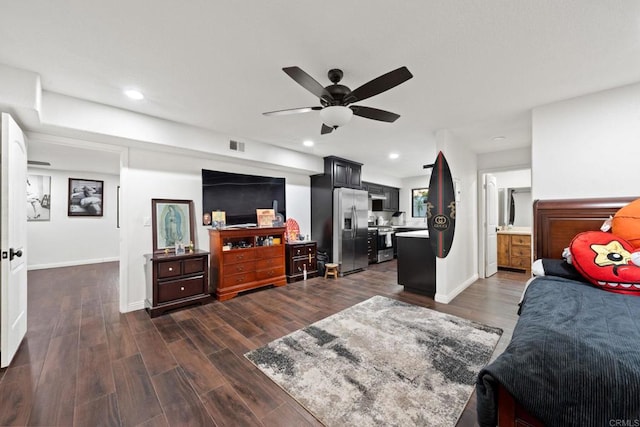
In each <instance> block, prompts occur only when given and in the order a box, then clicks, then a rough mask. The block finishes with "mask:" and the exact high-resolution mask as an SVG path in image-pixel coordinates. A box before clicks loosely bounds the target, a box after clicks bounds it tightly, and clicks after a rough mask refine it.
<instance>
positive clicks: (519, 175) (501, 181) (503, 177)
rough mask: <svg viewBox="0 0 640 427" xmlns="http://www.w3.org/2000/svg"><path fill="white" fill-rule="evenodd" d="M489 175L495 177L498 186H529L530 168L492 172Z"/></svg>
mask: <svg viewBox="0 0 640 427" xmlns="http://www.w3.org/2000/svg"><path fill="white" fill-rule="evenodd" d="M491 175H493V176H495V177H496V183H497V185H498V188H524V187H531V169H520V170H514V171H506V172H492V173H491Z"/></svg>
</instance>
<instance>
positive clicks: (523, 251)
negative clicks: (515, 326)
mask: <svg viewBox="0 0 640 427" xmlns="http://www.w3.org/2000/svg"><path fill="white" fill-rule="evenodd" d="M530 255H531V248H530V247H529V246H511V256H512V257H521V256H523V257H528V256H530Z"/></svg>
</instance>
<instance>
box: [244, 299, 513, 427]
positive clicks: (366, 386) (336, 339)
mask: <svg viewBox="0 0 640 427" xmlns="http://www.w3.org/2000/svg"><path fill="white" fill-rule="evenodd" d="M501 335H502V330H500V329H498V328H492V327H489V326H485V325H482V324H479V323H476V322H471V321H469V320H465V319H461V318H459V317H455V316H451V315H448V314H444V313H439V312H437V311H434V310H430V309H427V308H424V307H418V306H415V305H411V304H407V303H403V302H400V301H396V300H393V299H389V298H385V297H382V296H375V297H373V298H370V299H368V300H366V301H363V302H361V303H359V304H356V305H354V306H353V307H350V308H348V309H346V310H343V311H341V312H339V313H336V314H334V315H333V316H329V317H327V318H325V319H323V320H320V321H319V322H316V323H314V324H313V325H311V326H308V327H306V328H303V329H300V330H298V331H295V332H293V333H291V334H289V335H287V336H285V337H282V338H280V339H277V340H275V341H273V342H271V343H269V344H267V345H266V346H264V347H261V348H258V349H256V350H253V351H251V352H248V353H247V354H245V357H246V358H247V359H249V360H250V361H251V362H253V363H254V364H255V365H256V366H257V367H258V368H259V369H260V370H261V371H262V372H264V373H265V374H266V375H267V376H268V377H269V378H271V379H272V380H273V381H274V382H275V383H276V384H278V385H279V386H280V387H282V388H283V389H284V390H285V391H286V392H287V393H289V394H290V395H291V396H292V397H293V398H294V399H296V400H297V401H298V402H299V403H300V404H301V405H303V406H304V407H305V408H307V410H309V412H311V413H312V414H314V416H315V417H316V418H317V419H318V420H320V421H321V422H322V423H323V424H325V425H327V426H375V425H378V426H411V425H418V426H453V425H455V424H456V422H457V420H458V418H459V417H460V414H461V413H462V411H463V409H464V407H465V405H466V403H467V401H468V400H469V397H470V396H471V393H472V392H473V389H474V384H475V379H476V376H477V374H478V372H479V371H480V369H481V368H482V367H484V366H485V365H486V364H487V363H488V362H489V359H490V357H491V354H492V353H493V349H494V347H495V345H496V344H497V342H498V340H499V339H500V336H501Z"/></svg>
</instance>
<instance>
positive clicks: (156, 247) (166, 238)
mask: <svg viewBox="0 0 640 427" xmlns="http://www.w3.org/2000/svg"><path fill="white" fill-rule="evenodd" d="M151 227H152V229H153V252H154V253H161V252H165V250H168V251H169V252H175V250H176V247H185V246H189V245H190V244H191V242H193V241H194V234H195V230H194V217H193V200H169V199H151Z"/></svg>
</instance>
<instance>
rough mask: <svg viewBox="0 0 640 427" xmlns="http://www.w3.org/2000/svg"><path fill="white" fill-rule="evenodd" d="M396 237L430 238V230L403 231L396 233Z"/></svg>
mask: <svg viewBox="0 0 640 427" xmlns="http://www.w3.org/2000/svg"><path fill="white" fill-rule="evenodd" d="M396 237H418V238H421V239H428V238H429V230H415V231H403V232H401V233H396Z"/></svg>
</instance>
